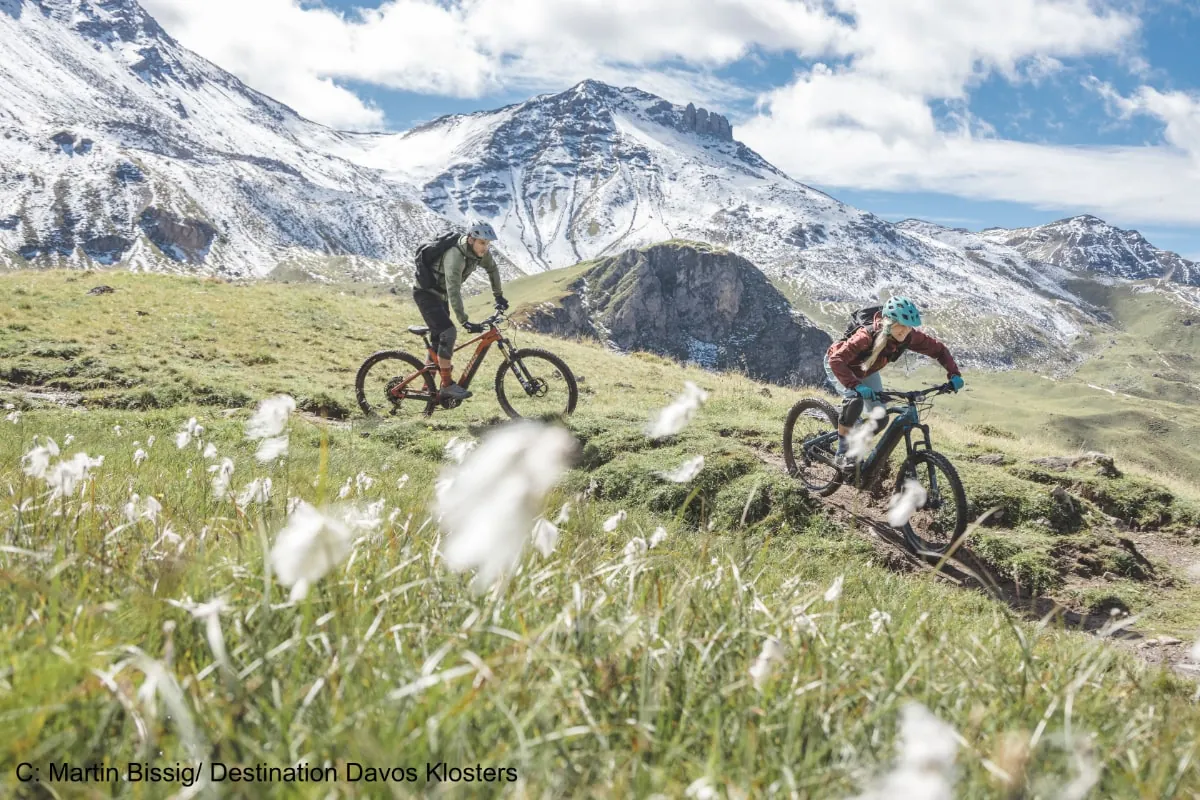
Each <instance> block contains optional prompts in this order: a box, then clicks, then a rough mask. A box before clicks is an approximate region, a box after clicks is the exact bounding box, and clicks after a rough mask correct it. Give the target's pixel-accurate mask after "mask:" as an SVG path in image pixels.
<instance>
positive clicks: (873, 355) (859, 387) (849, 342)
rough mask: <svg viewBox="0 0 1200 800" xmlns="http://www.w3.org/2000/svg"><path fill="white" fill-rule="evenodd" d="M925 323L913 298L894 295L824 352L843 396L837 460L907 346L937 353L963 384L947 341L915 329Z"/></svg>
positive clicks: (952, 379) (959, 384)
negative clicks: (886, 372) (884, 374)
mask: <svg viewBox="0 0 1200 800" xmlns="http://www.w3.org/2000/svg"><path fill="white" fill-rule="evenodd" d="M920 324H921V314H920V312H919V311H918V310H917V307H916V306H915V305H914V304H913V302H912V301H911V300H909V299H908V298H907V297H892V298H889V299H888V301H887V302H886V303H884V304H883V308H882V309H881V310H880V311H879V312H877V313H876V314H875V317H874V319H873V320H872V321H871V324H870V325H864V326H862V327H860V328H859V329H858V330H856V331H855V332H854V333H852V334H851V335H850V336H849V337H848V338H846V339H843V340H841V341H838V342H834V343H833V344H832V345H830V347H829V350H828V351H827V352H826V353H825V374H826V376H828V378H829V381H830V382H831V383H832V384H833V387H834V389H835V390H836V391H837V393H838V394H840V395H841V396H842V410H841V414H840V415H839V416H838V446H837V452H836V453H835V457H836V459H837V460H838V463H844V461H845V457H846V449H847V443H846V436H847V434H849V433H850V428H851V426H853V425H854V423H855V422H856V421H857V420H858V417H859V415H860V414H862V412H863V405H864V403H865V404H866V406H867V411H868V413H870V411H871V410H872V409H873V408H875V407H876V406H878V405H880V403H879V401H878V400H877V399H876V397H875V393H876V392H882V391H883V381H882V380H880V377H879V371H880V370H881V369H883V368H884V367H885V366H887V365H888V364H889V363H893V362H895V361H896V360H897V359H898V358H899V357H900V355H901V354H902V353H903V352H904V351H905V350H913V351H914V352H917V353H920V354H921V355H924V356H929V357H930V358H933V359H936V360H937V362H938V363H939V364H941V365H942V366H943V367H944V368H945V370H946V375H947V378H948V379H949V381H950V383H951V384H952V386H953V387H954V391H956V392H957V391H958V390H959V389H961V388H962V386H963V379H962V375H961V374H960V372H959V369H958V365H957V364H956V363H954V357H953V356H951V355H950V351H949V350H948V349H947V348H946V345H944V344H942V343H941V342H939V341H938V340H937V339H935V338H933V337H932V336H930V335H929V334H927V333H922V332H921V331H919V330H916V328H917V326H919V325H920ZM881 427H882V423H879V422H876V424H875V430H874V431H872V435H873V434H875V433H878V432H879V428H881Z"/></svg>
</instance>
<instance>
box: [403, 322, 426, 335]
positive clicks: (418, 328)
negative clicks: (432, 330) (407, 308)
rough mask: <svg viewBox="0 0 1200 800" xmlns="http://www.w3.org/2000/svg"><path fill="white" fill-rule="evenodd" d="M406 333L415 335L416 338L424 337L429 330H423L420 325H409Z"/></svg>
mask: <svg viewBox="0 0 1200 800" xmlns="http://www.w3.org/2000/svg"><path fill="white" fill-rule="evenodd" d="M408 332H409V333H413V334H416V335H417V336H424V335H425V334H427V333H429V328H425V327H423V326H421V325H409V326H408Z"/></svg>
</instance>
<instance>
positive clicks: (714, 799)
mask: <svg viewBox="0 0 1200 800" xmlns="http://www.w3.org/2000/svg"><path fill="white" fill-rule="evenodd" d="M683 796H684V797H686V798H688V800H720V797H721V795H720V793H718V792H717V790H716V787H714V786H713V785H712V781H711V780H709V779H708V778H697V779H696V780H694V781H692V782H691V783H689V784H688V787H687V788H686V789H684V791H683Z"/></svg>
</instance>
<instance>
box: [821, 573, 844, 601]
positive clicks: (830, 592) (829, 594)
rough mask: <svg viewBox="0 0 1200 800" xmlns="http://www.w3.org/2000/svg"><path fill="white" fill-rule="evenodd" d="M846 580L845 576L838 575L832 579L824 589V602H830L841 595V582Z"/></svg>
mask: <svg viewBox="0 0 1200 800" xmlns="http://www.w3.org/2000/svg"><path fill="white" fill-rule="evenodd" d="M845 582H846V576H844V575H838V576H837V577H836V578H834V579H833V583H831V584H830V585H829V588H828V589H826V590H825V602H826V603H832V602H833V601H834V600H837V599H838V598H839V597H841V596H842V584H844V583H845Z"/></svg>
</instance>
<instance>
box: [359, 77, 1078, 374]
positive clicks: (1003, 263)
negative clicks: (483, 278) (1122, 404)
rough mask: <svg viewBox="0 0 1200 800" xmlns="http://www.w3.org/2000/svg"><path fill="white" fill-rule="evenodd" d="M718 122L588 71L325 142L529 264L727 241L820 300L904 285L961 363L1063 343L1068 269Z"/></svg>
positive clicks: (1072, 311) (1070, 312) (1058, 349)
mask: <svg viewBox="0 0 1200 800" xmlns="http://www.w3.org/2000/svg"><path fill="white" fill-rule="evenodd" d="M715 120H716V121H715V122H714V115H712V114H708V113H707V112H703V111H697V110H696V109H694V108H692V107H685V106H679V105H673V104H671V103H669V102H667V101H665V100H663V99H662V98H659V97H656V96H654V95H651V94H647V93H645V92H642V91H639V90H637V89H634V88H625V89H617V88H614V87H611V86H607V85H605V84H602V83H597V82H594V81H584V82H582V83H580V84H578V85H577V86H575V87H573V88H572V89H570V90H568V91H566V92H563V93H559V94H549V95H543V96H540V97H536V98H533V99H532V100H529V101H528V102H525V103H520V104H517V105H513V106H509V107H506V108H502V109H499V110H497V111H491V112H479V113H475V114H470V115H458V116H450V117H445V118H442V119H439V120H436V121H434V122H432V123H429V124H427V125H424V126H422V127H420V128H417V129H414V130H412V131H409V132H407V133H403V134H393V135H358V136H352V135H347V136H346V137H344V138H342V139H341V140H339V143H338V144H339V149H338V150H337V151H336V152H337V154H339V155H341V156H343V157H345V158H346V159H348V160H352V161H357V162H359V163H363V164H366V165H368V166H371V167H376V168H378V169H381V170H383V171H385V172H386V173H387V174H388V175H389V176H390V177H392V178H393V179H395V180H397V181H403V182H412V183H415V184H418V185H420V186H421V190H422V193H423V198H424V200H425V202H426V203H428V204H429V205H430V207H431V208H433V209H434V210H436V211H438V212H440V213H442V214H445V215H446V216H447V217H449V218H451V219H454V220H457V221H465V220H466V219H469V218H473V217H482V218H485V219H487V220H489V221H490V222H492V223H493V224H494V225H495V226H496V228H497V230H498V231H499V232H500V236H501V245H502V248H503V249H504V251H505V252H506V254H507V255H508V257H509V258H511V259H512V260H513V261H514V262H515V263H516V264H517V265H518V266H519V267H520V268H522V269H523V270H525V271H527V272H537V271H542V270H547V269H555V268H559V267H564V266H568V265H570V264H574V263H576V262H578V261H581V260H587V259H593V258H598V257H602V256H606V255H612V254H616V253H619V252H620V251H622V250H624V249H626V248H630V247H640V246H644V245H647V244H651V243H653V242H658V241H662V240H666V239H673V238H676V239H688V240H694V241H701V242H708V243H713V244H719V245H723V246H725V247H727V248H728V249H730V250H732V251H733V252H735V253H737V254H739V255H742V256H744V257H746V258H748V259H750V260H751V261H752V262H754V263H755V264H756V265H757V266H758V267H760V268H761V269H762V270H763V271H764V272H765V273H767V274H768V275H769V276H771V277H772V278H775V279H777V280H779V281H780V282H782V283H783V284H785V285H788V286H789V287H790V289H791V293H792V294H793V295H794V296H797V297H801V298H804V299H806V300H807V301H809V302H811V303H812V304H814V305H817V306H821V305H823V304H829V303H853V304H870V303H874V302H877V299H878V297H879V295H880V293H882V292H891V291H902V292H904V293H906V294H910V295H913V296H914V297H916V298H919V299H920V300H921V301H922V303H923V304H924V305H926V306H928V307H929V308H930V309H931V310H932V312H933V313H932V314H931V315H930V316H931V319H933V320H935V321H936V326H935V327H940V328H942V329H943V331H944V333H945V335H946V336H947V338H949V339H950V340H951V341H954V342H955V343H956V345H957V346H958V347H959V349H960V350H963V351H964V352H965V353H966V354H967V355H968V359H969V358H970V357H971V356H974V357H976V358H978V359H980V360H983V361H987V362H989V363H996V364H1003V363H1012V360H1013V359H1014V357H1017V356H1022V355H1037V354H1044V353H1051V352H1053V353H1056V354H1061V353H1063V352H1065V351H1067V350H1069V348H1070V343H1071V342H1072V341H1073V339H1074V338H1075V337H1076V336H1078V335H1080V334H1081V332H1082V326H1081V320H1082V316H1083V314H1086V304H1085V303H1084V302H1083V301H1082V300H1080V299H1079V298H1077V297H1075V296H1074V295H1072V294H1071V293H1070V292H1069V291H1067V290H1066V289H1065V288H1064V287H1063V282H1064V280H1065V278H1066V277H1067V273H1066V272H1065V271H1063V270H1059V269H1056V268H1054V267H1048V266H1047V265H1044V264H1034V263H1032V262H1031V261H1030V260H1029V259H1027V258H1025V257H1023V256H1022V255H1021V254H1020V253H1018V252H1017V251H1015V250H1013V249H1011V248H1005V247H1002V246H999V245H993V244H990V243H989V242H987V241H985V240H983V239H981V238H980V237H978V236H973V235H969V234H963V235H959V234H955V233H953V232H952V231H949V229H941V228H937V227H936V226H931V225H924V226H897V225H893V224H891V223H889V222H887V221H885V220H882V219H880V218H878V217H875V216H874V215H872V214H869V213H866V212H864V211H860V210H858V209H855V208H852V207H850V206H848V205H846V204H844V203H840V202H838V201H837V200H835V199H834V198H832V197H830V196H829V195H827V194H824V193H822V192H819V191H816V190H814V189H812V188H810V187H808V186H805V185H804V184H801V183H799V182H797V181H795V180H792V179H791V178H789V177H788V176H787V175H785V174H784V173H782V172H781V171H779V170H778V169H776V168H775V167H773V166H772V165H771V164H769V163H768V162H767V161H766V160H764V159H763V158H762V157H760V156H759V155H758V154H756V153H754V152H753V151H752V150H750V149H749V148H747V147H746V146H744V145H742V144H740V143H739V142H737V141H735V140H734V139H733V137H732V131H731V130H730V128H729V126H728V123H727V122H725V121H724V119H723V118H720V117H715ZM354 148H359V151H358V152H355V151H354ZM842 315H843V316H844V308H843V309H842Z"/></svg>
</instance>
